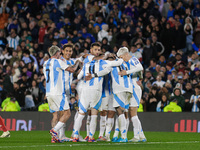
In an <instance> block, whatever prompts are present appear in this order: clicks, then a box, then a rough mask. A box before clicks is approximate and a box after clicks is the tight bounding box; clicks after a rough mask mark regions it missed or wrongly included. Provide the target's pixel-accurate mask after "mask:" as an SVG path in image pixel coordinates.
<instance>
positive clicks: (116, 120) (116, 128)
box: [112, 116, 120, 142]
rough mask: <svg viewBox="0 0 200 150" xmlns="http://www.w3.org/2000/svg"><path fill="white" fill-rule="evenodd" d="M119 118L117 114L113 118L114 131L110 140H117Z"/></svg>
mask: <svg viewBox="0 0 200 150" xmlns="http://www.w3.org/2000/svg"><path fill="white" fill-rule="evenodd" d="M119 131H120V130H119V119H118V116H116V118H115V132H114V134H113V138H112V142H116V141H117V140H118V136H119Z"/></svg>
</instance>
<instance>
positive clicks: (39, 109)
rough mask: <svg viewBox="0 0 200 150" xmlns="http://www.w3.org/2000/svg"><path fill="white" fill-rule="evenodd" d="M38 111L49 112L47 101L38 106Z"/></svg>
mask: <svg viewBox="0 0 200 150" xmlns="http://www.w3.org/2000/svg"><path fill="white" fill-rule="evenodd" d="M38 111H40V112H50V110H49V104H48V103H47V100H46V99H45V100H44V103H43V104H41V105H39V107H38Z"/></svg>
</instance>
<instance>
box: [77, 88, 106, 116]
mask: <svg viewBox="0 0 200 150" xmlns="http://www.w3.org/2000/svg"><path fill="white" fill-rule="evenodd" d="M101 103H102V92H101V91H98V90H96V89H89V90H88V89H82V92H81V96H80V101H79V112H81V113H86V112H87V110H88V108H89V107H90V108H95V109H96V110H99V108H100V106H101Z"/></svg>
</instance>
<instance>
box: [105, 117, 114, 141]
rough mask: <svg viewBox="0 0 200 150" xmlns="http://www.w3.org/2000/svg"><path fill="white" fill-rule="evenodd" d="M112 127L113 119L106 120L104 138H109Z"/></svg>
mask: <svg viewBox="0 0 200 150" xmlns="http://www.w3.org/2000/svg"><path fill="white" fill-rule="evenodd" d="M113 125H114V118H108V119H107V121H106V137H107V138H110V132H111V130H112V128H113Z"/></svg>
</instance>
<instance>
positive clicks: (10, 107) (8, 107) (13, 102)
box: [2, 97, 21, 111]
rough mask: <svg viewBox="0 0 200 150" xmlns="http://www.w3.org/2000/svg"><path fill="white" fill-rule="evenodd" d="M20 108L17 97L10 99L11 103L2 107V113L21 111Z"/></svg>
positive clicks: (8, 102)
mask: <svg viewBox="0 0 200 150" xmlns="http://www.w3.org/2000/svg"><path fill="white" fill-rule="evenodd" d="M20 110H21V109H20V106H19V104H18V102H17V101H16V99H15V97H10V99H9V101H7V102H6V103H5V105H4V106H3V107H2V111H20Z"/></svg>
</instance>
